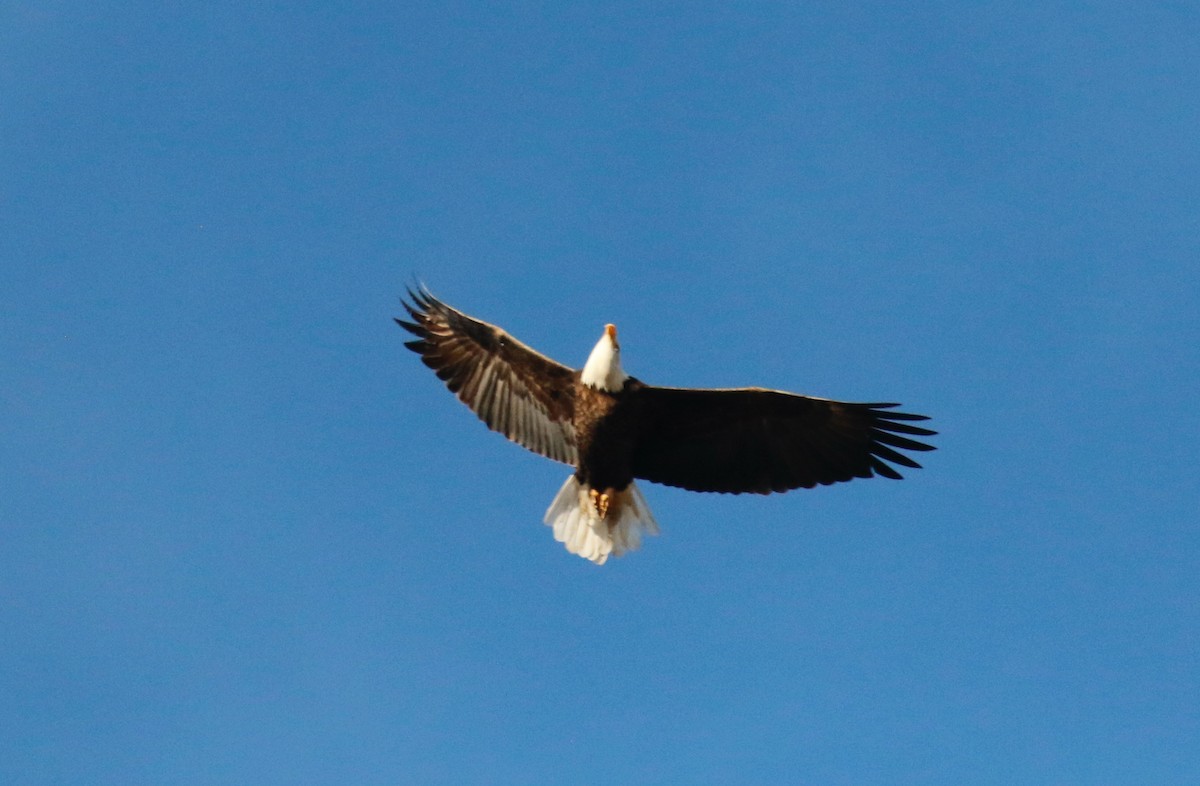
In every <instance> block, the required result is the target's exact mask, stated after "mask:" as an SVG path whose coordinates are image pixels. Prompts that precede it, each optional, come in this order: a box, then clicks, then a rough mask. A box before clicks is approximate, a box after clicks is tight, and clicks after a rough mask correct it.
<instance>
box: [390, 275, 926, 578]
mask: <svg viewBox="0 0 1200 786" xmlns="http://www.w3.org/2000/svg"><path fill="white" fill-rule="evenodd" d="M408 294H409V301H405V302H404V303H403V305H404V308H405V310H406V311H407V312H408V314H409V317H410V318H411V321H408V320H403V319H397V320H396V322H397V323H398V324H399V325H400V326H401V327H403V328H404V329H406V330H408V331H409V332H410V333H413V334H414V335H415V336H416V337H417V338H416V340H414V341H409V342H407V343H406V344H405V346H406V347H408V348H409V349H411V350H413V351H414V352H416V353H417V354H419V355H420V356H421V360H422V361H423V362H424V363H425V365H427V366H429V367H430V368H431V369H433V370H434V372H435V373H436V374H437V376H438V378H439V379H441V380H443V381H444V382H445V383H446V387H448V388H449V389H450V391H451V392H452V393H454V394H455V395H457V396H458V398H459V400H460V401H462V402H463V403H464V404H466V405H467V406H468V407H470V408H471V409H472V410H473V411H474V412H475V414H476V415H478V416H479V418H480V419H481V420H482V421H483V422H484V423H485V424H487V426H488V428H490V429H492V430H494V431H499V432H500V433H501V434H503V435H504V436H506V437H508V438H509V439H511V440H513V441H514V442H516V443H518V444H519V445H522V446H523V447H525V448H528V449H529V450H532V451H533V452H535V453H538V454H540V455H543V456H545V457H547V458H550V459H554V460H555V461H560V462H562V463H564V464H570V465H572V466H573V467H575V472H574V474H572V475H571V476H569V477H568V478H567V480H566V482H565V483H564V484H563V486H562V488H561V489H560V490H559V493H558V495H557V496H556V497H555V498H554V501H553V502H552V503H551V504H550V508H549V510H547V511H546V516H545V522H546V524H548V525H549V526H551V527H552V528H553V530H554V536H555V538H556V539H557V540H559V541H561V542H562V543H563V544H564V545H565V546H566V548H567V550H568V551H570V552H571V553H573V554H578V555H580V556H581V557H585V558H587V559H589V560H591V561H593V562H595V563H597V564H603V563H604V561H605V560H607V559H608V557H609V555H617V556H620V555H621V554H623V553H625V552H626V551H631V550H633V549H636V548H637V547H638V546H639V545H640V543H641V536H642V535H643V534H651V535H653V534H657V533H658V525H657V523H656V522H655V520H654V516H653V515H652V514H651V513H650V509H649V508H648V507H647V505H646V501H645V499H644V498H643V497H642V494H641V492H640V491H639V490H638V488H637V485H636V483H635V482H634V480H635V479H640V480H647V481H651V482H653V483H663V484H666V485H668V486H678V487H680V488H684V489H689V490H691V491H715V492H721V493H729V494H740V493H746V492H753V493H756V494H769V493H771V492H782V491H788V490H790V489H795V488H812V487H813V486H816V485H827V484H830V483H838V482H841V481H847V480H851V479H853V478H869V477H872V476H874V475H882V476H883V477H886V478H893V479H900V477H901V475H900V473H899V472H898V471H896V469H895V467H893V466H892V465H899V466H902V467H911V468H919V467H920V466H921V465H920V464H918V463H917V462H916V461H914V460H913V459H911V458H910V457H909V456H907V455H905V454H904V453H902V452H901V451H926V450H933V449H934V448H933V446H932V445H928V444H926V443H924V442H921V441H918V440H917V439H914V437H928V436H932V435H934V434H935V433H936V432H934V431H931V430H930V429H927V428H923V427H921V426H915V425H912V423H913V422H914V421H922V420H928V418H926V417H925V416H924V415H910V414H906V413H903V412H896V411H895V409H894V407H896V406H898V405H897V404H890V403H875V404H859V403H848V402H843V401H831V400H829V399H822V398H812V397H810V396H801V395H798V394H795V393H786V392H783V391H779V390H767V389H764V388H730V389H691V388H665V387H655V386H653V385H647V384H644V383H643V382H641V381H640V380H637V379H635V378H633V377H631V376H629V375H628V374H626V373H625V372H624V371H623V370H622V368H621V348H620V344H618V343H617V330H616V328H615V327H614V326H613V325H606V326H605V328H604V332H603V334H602V335H601V336H600V340H599V341H598V342H597V343H596V346H595V348H594V349H592V352H591V354H590V355H589V356H588V359H587V362H586V363H585V364H584V366H583V368H582V369H579V370H574V369H571V368H568V367H567V366H564V365H562V364H560V363H557V362H555V361H554V360H551V359H550V358H548V357H546V356H545V355H542V354H540V353H539V352H537V351H535V350H533V349H531V348H530V347H528V346H526V345H525V344H522V343H521V342H520V341H518V340H516V339H515V338H513V337H512V336H510V335H509V334H508V333H506V332H505V331H504V330H502V329H500V328H498V327H496V326H495V325H490V324H488V323H486V322H482V321H480V320H477V319H474V318H472V317H469V316H467V315H466V314H464V313H462V312H461V311H458V310H457V309H454V308H451V307H450V306H448V305H446V304H445V303H443V302H441V301H440V300H438V299H437V298H435V297H434V296H433V295H431V294H430V293H429V292H428V291H427V290H425V289H423V288H422V289H420V290H418V291H417V292H412V291H410V292H409V293H408ZM410 301H411V302H410Z"/></svg>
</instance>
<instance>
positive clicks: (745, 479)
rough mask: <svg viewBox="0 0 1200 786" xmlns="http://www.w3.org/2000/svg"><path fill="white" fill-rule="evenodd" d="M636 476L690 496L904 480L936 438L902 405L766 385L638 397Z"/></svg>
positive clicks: (655, 390)
mask: <svg viewBox="0 0 1200 786" xmlns="http://www.w3.org/2000/svg"><path fill="white" fill-rule="evenodd" d="M636 395H637V396H638V399H639V401H638V405H637V407H636V408H635V410H636V412H637V417H638V423H639V430H638V440H637V444H636V446H635V447H634V453H633V474H634V477H637V478H642V479H645V480H649V481H652V482H655V483H664V484H666V485H668V486H679V487H682V488H685V489H690V490H691V491H718V492H725V493H732V494H739V493H743V492H754V493H758V494H769V493H771V492H773V491H787V490H788V489H794V488H801V487H803V488H812V487H813V486H815V485H817V484H829V483H837V482H839V481H845V480H850V479H852V478H869V477H871V476H872V475H882V476H884V477H886V478H896V479H899V478H900V477H901V476H900V473H899V472H897V471H896V470H895V469H894V468H893V467H891V466H890V465H889V463H888V462H891V464H899V465H901V466H905V467H920V466H921V465H920V464H918V463H917V462H915V461H913V460H912V459H911V458H909V457H908V456H906V455H904V454H903V453H900V452H899V451H900V450H913V451H924V450H933V449H934V448H933V446H932V445H927V444H925V443H924V442H918V441H917V440H915V439H910V438H909V437H906V436H901V435H902V434H908V435H912V436H918V437H926V436H932V435H933V434H935V433H936V432H934V431H931V430H929V429H927V428H921V427H920V426H912V425H909V424H908V423H906V422H904V421H914V420H928V418H926V417H925V416H924V415H909V414H906V413H903V412H894V411H891V409H892V407H895V406H898V405H896V404H852V403H846V402H841V401H830V400H828V399H821V398H811V397H809V396H800V395H797V394H795V393H785V392H783V391H779V390H766V389H763V388H735V389H727V390H704V389H687V388H660V387H653V386H649V385H643V386H640V389H638V390H637V392H636Z"/></svg>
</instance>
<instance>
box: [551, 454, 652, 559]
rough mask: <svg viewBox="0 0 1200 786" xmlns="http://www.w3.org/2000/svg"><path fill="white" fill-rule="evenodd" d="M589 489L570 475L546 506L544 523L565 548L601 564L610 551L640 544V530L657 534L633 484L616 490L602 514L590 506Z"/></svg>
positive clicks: (650, 514) (619, 554)
mask: <svg viewBox="0 0 1200 786" xmlns="http://www.w3.org/2000/svg"><path fill="white" fill-rule="evenodd" d="M589 492H590V489H589V488H588V487H587V486H584V485H582V484H580V483H579V481H578V480H576V479H575V476H574V475H571V476H569V477H568V478H567V481H566V482H565V483H563V485H562V488H561V489H559V490H558V494H557V495H556V496H555V497H554V501H553V502H551V503H550V507H549V509H547V510H546V518H545V522H546V524H547V525H548V526H550V527H552V528H553V529H554V539H555V540H557V541H558V542H560V543H562V544H563V545H564V546H566V547H567V551H569V552H571V553H572V554H578V555H579V556H581V557H583V558H584V559H589V560H591V561H592V562H594V563H596V564H597V565H603V564H604V562H605V560H607V559H608V556H609V555H610V554H613V555H615V556H618V557H619V556H621V555H622V554H624V553H625V552H627V551H634V550H636V549H637V548H638V547H639V546H641V545H642V533H643V532H644V533H645V534H647V535H657V534H658V522H656V521H655V520H654V515H653V514H652V513H651V512H650V507H649V506H648V505H647V504H646V498H645V497H643V496H642V492H641V491H640V490H638V487H637V484H635V483H630V484H629V485H628V486H627V487H626V488H625V490H624V491H620V492H617V495H616V498H615V499H613V500H612V501H611V502H610V503H609V508H608V515H607V516H605V517H604V518H600V516H599V514H598V513H597V512H596V509H595V507H593V506H592V501H591V497H590V494H589Z"/></svg>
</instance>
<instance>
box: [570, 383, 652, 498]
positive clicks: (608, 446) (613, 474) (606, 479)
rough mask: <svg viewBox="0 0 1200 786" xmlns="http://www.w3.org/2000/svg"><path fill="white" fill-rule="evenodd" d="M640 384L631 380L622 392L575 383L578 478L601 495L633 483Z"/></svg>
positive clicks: (614, 492) (609, 494)
mask: <svg viewBox="0 0 1200 786" xmlns="http://www.w3.org/2000/svg"><path fill="white" fill-rule="evenodd" d="M641 384H642V383H640V382H638V381H637V380H635V379H629V380H627V381H626V382H625V387H624V389H622V390H621V391H620V392H619V393H609V392H607V391H604V390H597V389H595V388H592V387H590V386H588V385H585V384H583V383H582V382H580V381H579V380H576V381H575V416H574V419H573V421H574V425H575V435H576V436H575V447H576V450H577V451H578V459H577V464H576V467H575V477H576V478H578V479H579V482H580V483H581V484H583V485H584V486H587V487H589V488H592V489H595V490H596V491H597V492H599V493H600V494H601V495H608V496H610V497H611V496H615V494H616V492H618V491H624V490H625V487H626V486H628V485H629V484H630V482H631V481H632V480H633V453H634V449H635V448H636V442H635V437H636V434H637V422H638V412H637V407H638V397H637V396H636V395H630V393H631V392H633V391H634V390H635V389H636V388H639V387H641Z"/></svg>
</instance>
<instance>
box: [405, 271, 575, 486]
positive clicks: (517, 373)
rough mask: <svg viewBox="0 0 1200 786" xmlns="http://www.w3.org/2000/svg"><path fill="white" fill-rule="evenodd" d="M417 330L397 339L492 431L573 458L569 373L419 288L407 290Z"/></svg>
mask: <svg viewBox="0 0 1200 786" xmlns="http://www.w3.org/2000/svg"><path fill="white" fill-rule="evenodd" d="M408 295H409V297H410V298H411V299H412V303H411V304H410V303H408V302H404V308H405V310H407V311H408V313H409V315H410V316H411V317H412V319H413V321H412V322H406V321H404V320H401V319H397V320H396V323H397V324H398V325H400V327H402V328H404V329H405V330H407V331H409V332H410V333H413V334H414V335H416V336H417V340H416V341H409V342H407V343H406V344H405V345H404V346H406V347H408V348H409V349H411V350H412V351H413V352H416V353H417V354H418V355H420V356H421V360H422V361H424V363H425V365H427V366H429V367H430V368H431V369H433V370H434V372H436V373H437V375H438V378H439V379H441V380H443V381H444V382H445V383H446V387H448V388H449V389H450V392H452V393H454V394H455V395H457V396H458V399H459V401H461V402H463V403H464V404H466V405H467V406H468V407H470V408H471V409H472V410H473V411H474V412H475V414H476V415H478V416H479V419H480V420H482V421H483V422H484V423H486V424H487V427H488V428H490V429H492V430H493V431H499V432H500V433H501V434H503V435H504V436H506V437H508V438H509V439H511V440H512V441H513V442H516V443H518V444H519V445H522V446H524V447H526V448H528V449H529V450H532V451H533V452H535V453H540V454H541V455H543V456H546V457H547V458H551V459H554V460H555V461H561V462H563V463H564V464H571V465H574V464H575V462H576V450H575V428H574V426H573V425H572V418H573V417H574V413H575V385H574V383H575V372H574V371H573V370H571V369H569V368H567V367H566V366H564V365H562V364H561V363H556V362H555V361H553V360H551V359H550V358H548V357H546V356H545V355H542V354H540V353H538V352H536V351H534V350H533V349H530V348H529V347H527V346H525V345H524V344H522V343H521V342H520V341H517V340H516V339H515V338H513V337H512V336H510V335H508V334H507V333H505V332H504V331H503V330H501V329H500V328H498V327H496V326H495V325H489V324H488V323H486V322H481V321H479V320H477V319H473V318H471V317H469V316H467V315H466V314H464V313H462V312H461V311H458V310H457V309H454V308H451V307H450V306H447V305H446V304H445V303H442V302H441V301H440V300H438V299H437V298H435V297H434V296H433V295H431V294H430V293H429V292H428V291H426V290H425V289H424V288H421V289H420V290H419V291H417V292H412V291H411V290H410V291H409V293H408Z"/></svg>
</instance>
